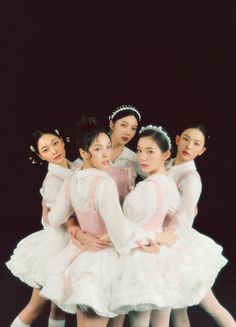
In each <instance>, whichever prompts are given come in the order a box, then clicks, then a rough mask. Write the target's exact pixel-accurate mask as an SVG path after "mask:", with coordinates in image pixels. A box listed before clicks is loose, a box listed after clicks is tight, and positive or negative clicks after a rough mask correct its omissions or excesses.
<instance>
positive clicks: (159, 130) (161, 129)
mask: <svg viewBox="0 0 236 327" xmlns="http://www.w3.org/2000/svg"><path fill="white" fill-rule="evenodd" d="M147 130H151V131H155V132H157V133H160V134H162V135H163V136H164V137H165V139H166V141H167V143H168V148H169V150H170V149H171V140H170V137H169V135H168V134H167V133H166V132H165V131H164V130H163V128H162V127H161V126H158V127H157V126H155V125H147V126H145V127H144V126H143V127H141V128H140V131H139V134H141V133H142V132H144V131H147Z"/></svg>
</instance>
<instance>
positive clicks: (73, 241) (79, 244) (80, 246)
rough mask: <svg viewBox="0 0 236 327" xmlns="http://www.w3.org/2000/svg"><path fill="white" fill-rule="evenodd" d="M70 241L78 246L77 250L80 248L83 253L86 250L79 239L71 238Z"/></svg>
mask: <svg viewBox="0 0 236 327" xmlns="http://www.w3.org/2000/svg"><path fill="white" fill-rule="evenodd" d="M70 240H71V242H72V244H74V245H75V246H77V248H79V249H80V250H81V251H85V250H86V248H85V246H83V244H82V243H81V242H80V241H79V240H77V238H75V237H73V236H70Z"/></svg>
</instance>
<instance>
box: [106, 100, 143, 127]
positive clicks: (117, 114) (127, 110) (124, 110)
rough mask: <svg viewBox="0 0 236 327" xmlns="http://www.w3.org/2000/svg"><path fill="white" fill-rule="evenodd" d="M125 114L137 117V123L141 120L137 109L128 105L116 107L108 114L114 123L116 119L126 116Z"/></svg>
mask: <svg viewBox="0 0 236 327" xmlns="http://www.w3.org/2000/svg"><path fill="white" fill-rule="evenodd" d="M127 116H134V117H135V118H136V119H137V122H138V124H139V123H140V120H141V114H140V112H139V110H138V109H137V108H136V107H134V106H130V105H123V106H119V107H117V108H116V109H115V110H114V111H113V112H112V113H111V115H110V116H109V119H110V120H111V121H112V122H113V123H115V122H116V121H117V120H119V119H121V118H124V117H127Z"/></svg>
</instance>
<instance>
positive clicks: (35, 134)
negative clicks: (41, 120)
mask: <svg viewBox="0 0 236 327" xmlns="http://www.w3.org/2000/svg"><path fill="white" fill-rule="evenodd" d="M44 134H52V135H55V136H57V137H61V136H60V134H59V132H58V130H57V129H52V128H49V127H43V128H41V129H36V130H35V131H33V133H32V141H33V142H32V146H33V148H34V150H35V152H36V153H39V149H38V143H39V139H40V138H41V137H42V136H43V135H44Z"/></svg>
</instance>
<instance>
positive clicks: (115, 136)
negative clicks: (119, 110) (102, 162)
mask: <svg viewBox="0 0 236 327" xmlns="http://www.w3.org/2000/svg"><path fill="white" fill-rule="evenodd" d="M109 126H110V129H111V131H112V134H111V140H112V156H111V160H112V162H114V161H115V160H116V159H117V158H118V157H119V156H120V154H121V153H122V151H123V150H124V146H125V145H126V144H127V143H129V142H130V141H131V140H132V138H133V137H134V135H135V134H136V131H137V128H138V121H137V119H136V118H135V116H133V115H129V116H125V117H123V118H120V119H118V120H116V121H115V122H113V121H112V120H110V125H109Z"/></svg>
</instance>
